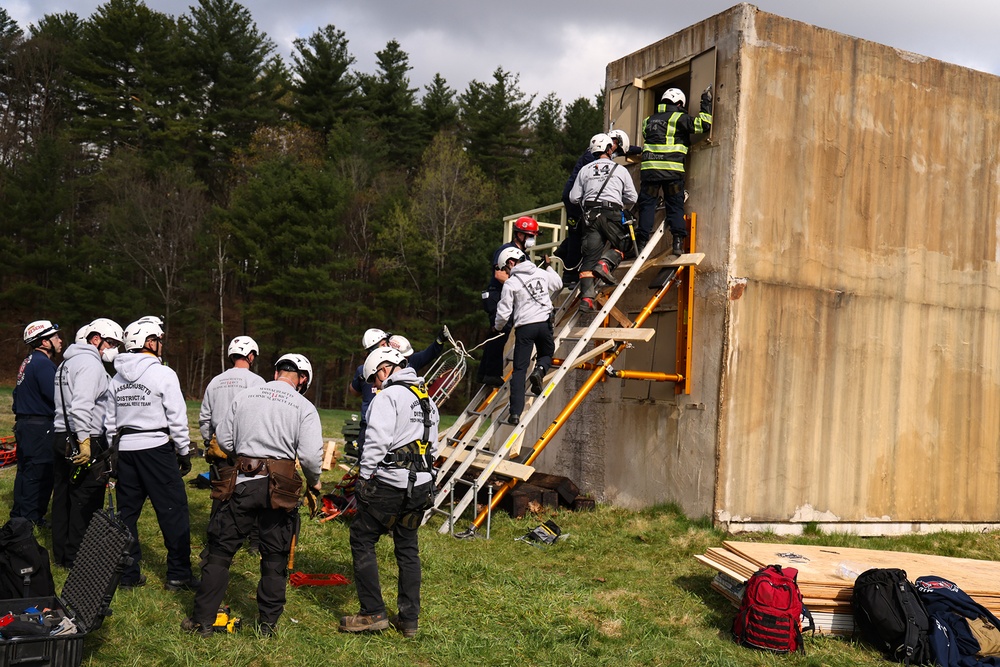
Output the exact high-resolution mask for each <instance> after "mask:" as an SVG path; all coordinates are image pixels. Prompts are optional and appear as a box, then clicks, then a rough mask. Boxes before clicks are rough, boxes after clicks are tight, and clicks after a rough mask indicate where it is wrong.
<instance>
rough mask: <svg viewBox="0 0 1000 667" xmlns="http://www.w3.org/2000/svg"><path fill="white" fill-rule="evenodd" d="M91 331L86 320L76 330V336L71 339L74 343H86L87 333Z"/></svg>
mask: <svg viewBox="0 0 1000 667" xmlns="http://www.w3.org/2000/svg"><path fill="white" fill-rule="evenodd" d="M90 331H91V329H90V322H87V323H86V324H84V325H83V326H82V327H80V328H79V329H77V330H76V338H74V339H73V342H74V343H80V344H81V345H84V344H86V343H87V334H89V333H90Z"/></svg>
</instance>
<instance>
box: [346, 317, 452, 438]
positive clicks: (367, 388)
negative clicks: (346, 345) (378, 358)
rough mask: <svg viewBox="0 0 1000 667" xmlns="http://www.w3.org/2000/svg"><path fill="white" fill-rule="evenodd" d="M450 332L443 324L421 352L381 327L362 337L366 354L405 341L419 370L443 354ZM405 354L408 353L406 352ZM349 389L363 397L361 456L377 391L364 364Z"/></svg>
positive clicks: (355, 374)
mask: <svg viewBox="0 0 1000 667" xmlns="http://www.w3.org/2000/svg"><path fill="white" fill-rule="evenodd" d="M448 334H449V332H448V327H447V326H442V327H441V331H439V332H438V335H437V337H436V338H435V339H434V342H433V343H431V344H430V345H429V346H428V347H426V348H424V349H423V350H421V351H420V352H413V347H412V346H410V341H408V340H407V339H406V338H405V337H403V336H398V335H395V334H390V333H386V332H385V331H382V330H381V329H368V330H367V331H366V332H365V334H364V336H362V337H361V343H362V345H363V346H364V348H365V354H369V353H371V351H372V350H374V349H376V348H378V347H386V346H392V347H396V348H397V349H399V346H400V345H401V344H402V342H403V341H405V343H406V346H407V347H408V348H409V349H410V354H412V355H413V358H412V359H411V360H410V363H411V365H412V366H413V367H414V368H415V369H416V370H417V371H418V372H419V371H420V369H422V368H423V367H425V366H426V365H427V364H429V363H431V362H432V361H434V360H435V359H437V358H438V357H439V356H441V352H443V351H444V342H445V340H447V336H448ZM393 339H395V342H396V344H395V345H393ZM404 356H407V355H405V354H404ZM347 390H348V392H349V393H350V394H352V395H354V396H360V397H361V412H360V414H361V423H360V426H359V429H360V430H359V432H358V453H359V454H358V456H359V458H360V452H361V450H362V448H364V446H365V430H366V429H367V427H368V420H367V415H368V406H369V405H371V402H372V399H373V398H375V393H376V390H375V386H374V385H372V384H371V383H370V382H366V381H365V375H364V364H361V365H360V366H358V368H357V370H356V371H355V372H354V378H353V379H352V380H351V384H350V385H348V387H347Z"/></svg>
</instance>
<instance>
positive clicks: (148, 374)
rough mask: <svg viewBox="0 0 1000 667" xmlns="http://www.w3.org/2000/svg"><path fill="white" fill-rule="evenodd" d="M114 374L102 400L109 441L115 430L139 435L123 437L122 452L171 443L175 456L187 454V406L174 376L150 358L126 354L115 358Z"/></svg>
mask: <svg viewBox="0 0 1000 667" xmlns="http://www.w3.org/2000/svg"><path fill="white" fill-rule="evenodd" d="M115 370H117V371H118V372H117V373H116V374H115V376H114V377H113V378H111V385H110V386H109V387H108V392H107V394H105V397H106V398H107V399H109V403H110V405H109V407H108V410H107V414H106V416H105V418H104V425H105V428H107V431H108V437H109V438H113V437H114V436H115V434H116V433H117V432H118V429H123V428H129V429H135V430H137V431H141V433H130V434H128V435H123V436H122V439H121V441H120V442H119V444H118V448H119V449H120V450H121V451H123V452H134V451H139V450H143V449H152V448H154V447H159V446H160V445H163V444H166V443H167V442H170V441H173V443H174V448H175V449H176V450H177V453H178V454H181V455H183V454H187V453H188V446H189V445H190V444H191V440H190V438H189V436H188V422H187V405H186V404H185V403H184V394H183V393H181V383H180V381H179V380H178V379H177V373H175V372H174V370H173V369H172V368H167V367H166V366H164V365H163V363H161V362H160V360H159V359H157V358H156V357H155V356H153V355H152V354H149V353H147V352H128V353H126V354H119V355H118V356H117V357H116V358H115Z"/></svg>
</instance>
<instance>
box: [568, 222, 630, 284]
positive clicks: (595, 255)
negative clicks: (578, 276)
mask: <svg viewBox="0 0 1000 667" xmlns="http://www.w3.org/2000/svg"><path fill="white" fill-rule="evenodd" d="M585 224H586V228H585V230H584V232H583V264H582V265H581V266H580V270H581V271H593V270H594V267H595V266H597V262H598V261H599V260H602V259H603V260H604V261H606V262H607V263H608V267H609V268H610V269H611V270H614V269H615V267H617V266H618V264H619V262H621V259H622V257H623V256H624V255H625V249H626V248H627V247H628V246H629V245H630V244H631V239H630V238H629V234H628V229H627V228H626V227H625V225H623V224H622V213H621V211H615V210H612V209H594V210H591V211H588V212H587V221H586V223H585ZM605 243H610V244H611V248H610V249H608V250H605Z"/></svg>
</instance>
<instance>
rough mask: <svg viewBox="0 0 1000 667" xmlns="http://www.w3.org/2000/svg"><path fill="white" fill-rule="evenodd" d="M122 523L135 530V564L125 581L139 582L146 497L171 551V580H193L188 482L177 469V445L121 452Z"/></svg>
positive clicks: (118, 488) (117, 489)
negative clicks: (141, 533) (185, 486)
mask: <svg viewBox="0 0 1000 667" xmlns="http://www.w3.org/2000/svg"><path fill="white" fill-rule="evenodd" d="M115 492H116V493H115V495H116V496H117V498H118V512H119V515H120V516H121V520H122V521H123V522H124V523H125V525H126V526H128V529H129V530H130V531H132V535H134V536H135V542H134V543H133V545H132V553H131V554H130V555H131V556H132V564H131V565H129V566H127V567H126V568H125V572H123V573H122V582H124V583H126V584H130V583H134V582H136V581H138V579H139V561H140V559H141V558H142V549H141V548H140V546H139V530H138V526H137V524H138V521H139V514H140V513H141V512H142V506H143V505H144V504H145V503H146V498H149V502H150V503H151V504H152V505H153V510H154V511H155V512H156V521H157V523H159V524H160V532H161V533H163V546H165V547H166V548H167V580H168V581H188V580H189V579H191V523H190V516H189V515H188V502H187V493H186V491H185V489H184V479H183V478H182V477H181V475H180V472H178V470H177V454H176V450H175V449H174V446H173V444H171V443H169V442H168V443H166V444H164V445H160V446H159V447H153V448H152V449H140V450H138V451H119V452H118V484H117V485H116V487H115Z"/></svg>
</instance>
